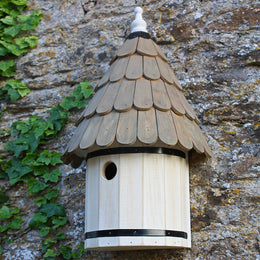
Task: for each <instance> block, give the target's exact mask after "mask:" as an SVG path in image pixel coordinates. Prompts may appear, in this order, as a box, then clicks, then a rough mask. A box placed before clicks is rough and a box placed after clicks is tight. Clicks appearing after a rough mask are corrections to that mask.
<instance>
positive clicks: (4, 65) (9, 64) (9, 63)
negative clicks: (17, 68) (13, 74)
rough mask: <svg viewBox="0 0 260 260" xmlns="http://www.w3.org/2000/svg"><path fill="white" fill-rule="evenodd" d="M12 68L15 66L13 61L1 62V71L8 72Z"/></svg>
mask: <svg viewBox="0 0 260 260" xmlns="http://www.w3.org/2000/svg"><path fill="white" fill-rule="evenodd" d="M12 66H14V61H13V60H7V61H0V70H2V71H6V70H8V69H9V68H10V67H12Z"/></svg>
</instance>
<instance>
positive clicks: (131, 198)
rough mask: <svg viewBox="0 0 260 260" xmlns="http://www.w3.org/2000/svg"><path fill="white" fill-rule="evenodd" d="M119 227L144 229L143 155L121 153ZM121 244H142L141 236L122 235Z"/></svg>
mask: <svg viewBox="0 0 260 260" xmlns="http://www.w3.org/2000/svg"><path fill="white" fill-rule="evenodd" d="M119 158H120V159H119V160H120V161H119V165H120V168H119V174H120V178H119V183H120V190H119V207H120V210H119V228H120V229H142V224H143V221H142V216H143V208H142V207H143V204H142V187H143V185H142V168H143V167H142V156H141V154H121V155H119ZM119 240H120V242H119V243H120V246H124V245H128V246H135V245H141V244H142V238H141V237H120V238H119Z"/></svg>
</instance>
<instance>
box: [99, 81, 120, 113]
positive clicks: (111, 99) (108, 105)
mask: <svg viewBox="0 0 260 260" xmlns="http://www.w3.org/2000/svg"><path fill="white" fill-rule="evenodd" d="M120 85H121V81H119V82H116V83H110V85H109V86H108V87H107V90H106V92H105V93H104V95H103V97H102V99H101V100H100V102H99V104H98V106H97V108H96V112H97V113H98V114H100V115H105V114H107V113H109V112H110V111H111V110H112V109H113V106H114V103H115V99H116V96H117V94H118V91H119V87H120Z"/></svg>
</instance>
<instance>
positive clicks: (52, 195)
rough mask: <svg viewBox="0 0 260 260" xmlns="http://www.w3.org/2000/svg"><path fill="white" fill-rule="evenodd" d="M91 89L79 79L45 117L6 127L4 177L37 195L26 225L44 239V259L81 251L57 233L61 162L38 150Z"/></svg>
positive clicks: (61, 220)
mask: <svg viewBox="0 0 260 260" xmlns="http://www.w3.org/2000/svg"><path fill="white" fill-rule="evenodd" d="M92 91H93V90H92V88H91V86H90V84H89V82H88V81H85V82H81V83H80V84H79V85H78V86H77V87H76V89H75V90H74V91H73V93H72V95H71V96H68V97H65V98H64V99H63V101H62V102H61V103H60V104H58V105H57V106H55V107H54V108H52V109H50V110H49V111H48V112H49V117H48V118H47V119H43V118H40V117H39V116H36V115H34V116H31V117H30V118H29V119H28V120H27V121H16V122H14V123H13V124H12V126H11V128H10V132H11V136H13V140H10V141H8V142H7V144H6V146H5V147H6V149H7V150H8V151H9V153H10V155H12V158H11V159H10V160H9V161H8V162H7V163H6V164H5V167H4V174H5V178H7V179H8V180H9V181H10V184H11V185H14V184H16V183H19V182H21V183H24V184H25V185H27V187H28V192H29V193H31V194H35V195H37V194H40V196H37V197H36V198H35V203H36V204H37V206H38V212H36V213H35V214H34V216H33V218H32V219H31V221H30V223H29V227H30V228H31V229H37V230H39V236H40V237H42V238H44V239H45V240H44V241H43V243H42V250H43V253H44V257H45V259H55V257H56V256H60V255H62V256H63V257H64V258H65V259H72V258H78V257H80V256H81V254H82V252H83V248H84V247H82V245H81V246H79V247H78V249H77V250H76V251H75V250H74V251H73V250H72V248H71V247H68V246H66V245H65V244H62V242H61V241H63V240H64V239H66V235H65V234H63V233H61V232H57V230H58V229H59V227H62V226H64V225H66V223H67V217H66V211H65V208H64V206H63V205H62V204H60V203H59V202H57V197H58V195H59V191H58V190H57V189H55V188H52V187H53V185H54V184H55V183H57V182H58V181H59V177H60V176H61V172H60V170H59V169H58V168H56V167H57V166H59V165H60V164H61V163H62V161H61V154H60V153H57V152H55V151H49V150H46V149H42V146H43V145H44V144H46V142H47V141H48V140H50V139H52V138H56V137H57V134H58V133H59V132H60V130H61V129H62V127H63V126H64V125H65V124H66V121H67V118H68V116H69V114H70V111H71V110H73V109H80V108H82V107H84V106H85V105H86V102H87V101H86V100H87V99H88V98H89V97H90V96H91V94H92ZM0 218H1V215H0ZM3 231H5V230H3Z"/></svg>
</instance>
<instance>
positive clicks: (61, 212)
mask: <svg viewBox="0 0 260 260" xmlns="http://www.w3.org/2000/svg"><path fill="white" fill-rule="evenodd" d="M40 212H41V213H44V214H46V216H47V217H48V218H49V217H52V216H61V217H64V216H65V214H66V213H65V209H64V207H63V206H62V205H60V204H58V203H54V202H50V203H47V204H44V205H43V206H42V208H41V209H40Z"/></svg>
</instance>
